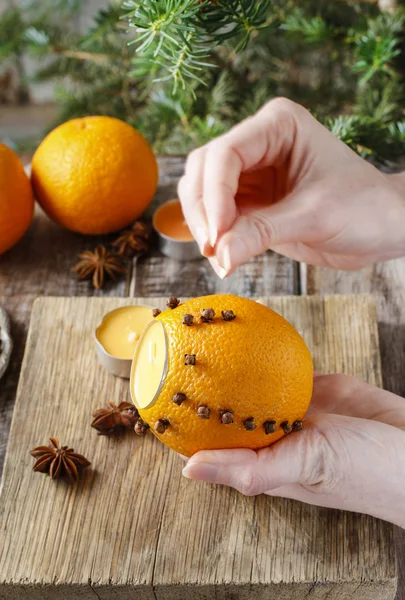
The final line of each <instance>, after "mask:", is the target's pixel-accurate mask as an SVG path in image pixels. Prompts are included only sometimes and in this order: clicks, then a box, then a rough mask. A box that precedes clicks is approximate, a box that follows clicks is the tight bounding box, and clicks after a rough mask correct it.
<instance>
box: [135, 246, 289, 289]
mask: <svg viewBox="0 0 405 600" xmlns="http://www.w3.org/2000/svg"><path fill="white" fill-rule="evenodd" d="M225 293H228V294H229V293H234V294H238V295H239V296H247V297H254V296H268V295H270V294H280V295H281V294H297V293H298V271H297V264H296V263H294V262H293V261H291V260H289V259H287V258H284V257H282V256H280V255H278V254H274V253H273V252H266V253H264V254H261V255H260V256H257V257H256V258H253V259H251V260H249V261H248V262H247V263H246V264H244V265H243V266H241V267H239V268H238V269H237V270H236V271H235V273H233V274H232V275H231V276H230V277H228V278H227V279H225V280H221V279H220V278H219V277H217V275H216V274H215V273H214V271H213V270H212V268H211V265H210V264H209V262H208V261H207V260H205V259H204V260H198V261H189V262H185V261H184V262H179V261H176V260H173V259H169V258H165V257H162V256H161V255H157V254H155V255H154V256H150V257H147V258H145V259H140V260H138V262H137V265H136V269H134V271H133V279H132V281H131V293H130V295H131V296H161V295H167V296H171V295H176V296H205V295H207V294H225Z"/></svg>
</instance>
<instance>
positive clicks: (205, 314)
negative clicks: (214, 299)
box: [201, 308, 215, 323]
mask: <svg viewBox="0 0 405 600" xmlns="http://www.w3.org/2000/svg"><path fill="white" fill-rule="evenodd" d="M214 317H215V311H214V309H213V308H204V310H202V311H201V321H202V322H203V323H212V320H213V318H214Z"/></svg>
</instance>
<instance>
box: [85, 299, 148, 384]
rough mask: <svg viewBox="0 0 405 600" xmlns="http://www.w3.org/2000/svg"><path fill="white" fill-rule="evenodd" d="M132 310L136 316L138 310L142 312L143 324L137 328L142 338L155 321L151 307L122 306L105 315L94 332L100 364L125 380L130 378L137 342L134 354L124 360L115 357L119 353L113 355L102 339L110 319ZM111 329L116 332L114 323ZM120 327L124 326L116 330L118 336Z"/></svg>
mask: <svg viewBox="0 0 405 600" xmlns="http://www.w3.org/2000/svg"><path fill="white" fill-rule="evenodd" d="M131 309H132V310H133V312H134V314H135V313H136V312H137V309H140V310H139V312H141V311H142V315H140V321H141V323H140V324H139V327H137V329H138V331H137V333H138V336H139V337H140V336H141V335H142V332H143V330H144V328H145V327H146V325H147V323H148V322H149V321H151V320H152V319H153V316H152V308H151V307H149V306H140V305H129V306H121V307H119V308H116V309H114V310H112V311H110V312H108V313H107V314H105V315H104V317H103V319H102V321H101V323H100V324H99V326H98V327H97V329H96V330H95V332H94V341H95V343H96V353H97V358H98V360H99V363H100V364H101V366H103V367H104V368H105V369H107V371H109V372H110V373H112V374H113V375H116V376H117V377H123V378H124V379H129V378H130V375H131V365H132V360H133V354H134V353H135V350H136V347H137V341H135V342H134V350H133V354H132V355H131V356H130V357H128V358H122V357H119V356H116V355H115V354H118V353H112V352H109V351H108V350H107V349H106V347H105V345H104V344H105V341H104V343H103V339H102V331H103V327H105V326H106V324H107V323H108V320H109V319H111V318H114V316H115V315H117V314H119V313H123V311H125V310H127V311H128V310H131ZM148 315H150V318H148ZM109 327H110V328H111V330H113V331H114V324H113V323H112V324H111V325H110V326H109ZM120 327H122V325H121V326H117V329H116V330H115V331H116V332H117V333H116V334H117V335H119V331H120ZM139 337H138V339H139ZM110 350H111V349H110Z"/></svg>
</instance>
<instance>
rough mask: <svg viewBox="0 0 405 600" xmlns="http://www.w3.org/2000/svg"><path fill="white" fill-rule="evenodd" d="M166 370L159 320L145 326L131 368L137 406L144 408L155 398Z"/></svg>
mask: <svg viewBox="0 0 405 600" xmlns="http://www.w3.org/2000/svg"><path fill="white" fill-rule="evenodd" d="M166 371H167V342H166V335H165V330H164V327H163V325H162V323H161V322H160V321H152V322H151V323H149V325H148V326H147V327H146V328H145V330H144V332H143V334H142V337H141V340H140V342H139V346H138V348H137V351H136V353H135V356H134V360H133V362H132V368H131V385H130V387H131V390H132V398H133V402H134V404H135V406H136V407H137V408H146V407H147V406H149V405H150V404H151V403H152V402H153V400H154V399H155V398H156V396H157V394H158V392H159V390H160V388H161V386H162V385H163V382H164V379H165V375H166Z"/></svg>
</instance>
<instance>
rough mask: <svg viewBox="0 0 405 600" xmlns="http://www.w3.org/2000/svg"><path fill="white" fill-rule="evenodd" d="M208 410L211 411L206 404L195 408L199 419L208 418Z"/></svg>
mask: <svg viewBox="0 0 405 600" xmlns="http://www.w3.org/2000/svg"><path fill="white" fill-rule="evenodd" d="M210 412H211V410H210V409H209V408H208V406H199V407H198V408H197V415H198V416H199V417H200V418H201V419H209V418H210Z"/></svg>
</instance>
